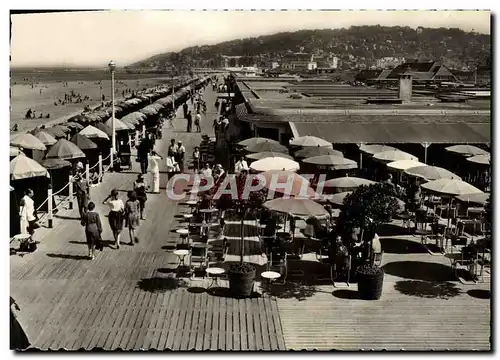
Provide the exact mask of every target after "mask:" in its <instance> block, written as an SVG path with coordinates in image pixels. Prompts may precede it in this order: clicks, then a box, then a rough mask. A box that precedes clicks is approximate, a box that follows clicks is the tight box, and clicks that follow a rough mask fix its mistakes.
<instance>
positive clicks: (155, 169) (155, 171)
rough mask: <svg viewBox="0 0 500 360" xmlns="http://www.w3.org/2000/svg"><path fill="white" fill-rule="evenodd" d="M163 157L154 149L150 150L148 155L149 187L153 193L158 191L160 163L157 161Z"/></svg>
mask: <svg viewBox="0 0 500 360" xmlns="http://www.w3.org/2000/svg"><path fill="white" fill-rule="evenodd" d="M161 159H163V158H162V157H161V156H160V155H158V153H157V152H156V151H154V150H153V151H151V156H150V157H149V171H150V172H151V187H152V190H151V191H152V193H153V194H159V193H160V165H159V161H160V160H161Z"/></svg>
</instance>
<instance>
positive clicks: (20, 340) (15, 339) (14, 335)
mask: <svg viewBox="0 0 500 360" xmlns="http://www.w3.org/2000/svg"><path fill="white" fill-rule="evenodd" d="M19 311H21V309H20V308H19V305H17V303H16V300H14V299H13V298H12V296H11V297H10V349H11V350H16V351H19V350H24V349H27V348H29V347H30V346H31V343H30V341H29V339H28V336H27V335H26V332H25V331H24V329H23V327H22V326H21V324H20V323H19V320H18V316H17V313H18V312H19Z"/></svg>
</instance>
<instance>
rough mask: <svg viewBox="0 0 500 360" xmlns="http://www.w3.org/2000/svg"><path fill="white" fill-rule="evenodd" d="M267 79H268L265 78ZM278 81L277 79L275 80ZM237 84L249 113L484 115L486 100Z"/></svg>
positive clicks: (309, 84)
mask: <svg viewBox="0 0 500 360" xmlns="http://www.w3.org/2000/svg"><path fill="white" fill-rule="evenodd" d="M267 79H269V81H266V80H267ZM277 80H279V81H277ZM237 85H238V87H239V89H240V91H241V92H242V94H243V96H244V98H245V100H246V102H247V103H248V105H249V106H250V109H251V111H252V112H253V113H262V114H266V113H273V112H275V111H277V110H280V109H285V110H290V109H292V110H293V109H297V110H302V111H303V112H309V113H311V112H317V111H318V110H321V111H324V112H327V113H335V112H338V111H339V110H342V111H351V112H352V111H358V112H359V111H361V110H364V111H369V112H381V113H386V112H390V113H391V114H395V113H401V114H411V113H415V114H418V113H433V114H434V113H439V114H441V113H443V114H442V115H446V113H457V112H460V113H462V114H463V115H483V116H485V115H488V116H489V114H490V108H491V102H490V101H489V100H475V99H472V100H468V101H467V102H464V103H449V102H448V103H447V102H441V101H440V100H439V99H437V98H436V97H434V96H433V94H432V93H430V92H426V91H422V90H420V89H414V91H413V95H412V101H411V102H410V103H407V104H367V103H366V100H367V99H369V98H371V99H380V98H384V99H397V98H398V96H399V94H398V91H397V89H396V88H395V89H387V88H383V89H380V88H376V87H371V86H351V85H348V84H339V83H333V82H328V81H324V79H322V80H319V81H317V82H314V81H312V80H311V79H309V80H308V81H297V80H293V81H290V80H289V81H284V80H283V79H281V78H275V79H270V78H256V79H252V78H248V77H247V78H244V80H243V79H241V78H238V80H237Z"/></svg>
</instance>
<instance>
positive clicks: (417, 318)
mask: <svg viewBox="0 0 500 360" xmlns="http://www.w3.org/2000/svg"><path fill="white" fill-rule="evenodd" d="M392 240H393V241H400V240H399V239H392ZM383 246H384V243H383ZM396 264H397V265H396ZM384 265H385V268H386V274H385V280H384V289H383V294H382V297H381V299H380V300H378V301H363V300H359V299H357V298H356V291H357V286H356V284H351V286H350V287H347V286H346V285H345V284H339V287H338V288H336V289H334V288H333V287H332V286H331V285H328V286H326V285H321V286H315V287H313V289H311V287H307V286H304V287H302V288H300V287H298V288H297V289H296V290H295V293H300V292H301V291H302V292H303V293H307V292H309V294H308V295H304V296H305V297H306V298H305V299H302V300H299V299H297V298H296V297H293V296H292V297H291V296H287V297H286V298H285V297H282V298H278V301H277V305H278V308H279V315H280V318H281V322H282V326H283V334H284V339H285V343H286V348H287V350H313V349H316V350H332V349H335V350H344V351H358V350H361V349H363V350H372V349H374V350H379V351H380V350H394V351H397V350H402V349H404V350H407V351H424V350H452V351H458V350H460V351H471V350H480V351H490V350H491V343H490V336H491V322H490V321H491V310H490V307H491V303H490V300H489V299H479V298H476V297H472V296H470V295H469V294H468V291H470V290H475V291H476V290H489V289H490V284H489V283H484V284H480V283H478V284H475V285H473V286H466V285H462V284H461V283H460V282H458V281H456V279H455V278H454V277H453V274H452V272H451V269H450V267H449V266H450V263H449V260H448V259H446V258H445V257H444V256H432V255H429V254H428V253H419V254H395V253H393V254H390V253H384ZM412 267H414V269H413V270H412ZM431 271H432V272H434V271H438V272H440V275H439V274H438V276H437V278H436V280H431V276H430V274H429V272H431ZM439 287H440V288H439ZM438 288H439V289H438ZM278 297H279V295H278Z"/></svg>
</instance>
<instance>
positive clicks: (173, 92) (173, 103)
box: [172, 75, 175, 113]
mask: <svg viewBox="0 0 500 360" xmlns="http://www.w3.org/2000/svg"><path fill="white" fill-rule="evenodd" d="M174 94H175V85H174V75H172V111H173V112H174V113H175V97H174Z"/></svg>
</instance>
